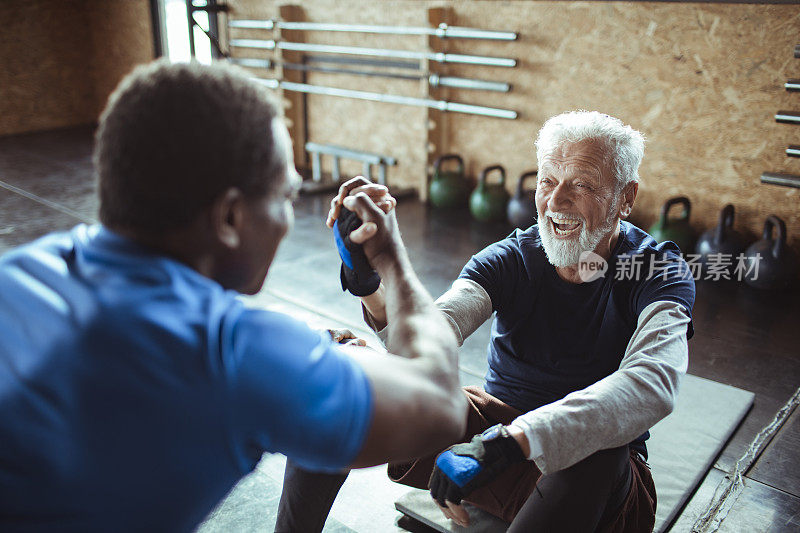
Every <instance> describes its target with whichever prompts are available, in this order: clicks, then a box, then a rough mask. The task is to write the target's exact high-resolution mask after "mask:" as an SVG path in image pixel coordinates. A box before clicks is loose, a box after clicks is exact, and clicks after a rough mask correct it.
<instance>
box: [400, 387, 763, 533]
mask: <svg viewBox="0 0 800 533" xmlns="http://www.w3.org/2000/svg"><path fill="white" fill-rule="evenodd" d="M754 396H755V395H754V394H753V393H752V392H748V391H744V390H741V389H737V388H736V387H731V386H729V385H723V384H721V383H717V382H714V381H710V380H707V379H703V378H699V377H696V376H690V375H687V376H686V377H685V378H684V380H683V384H682V386H681V391H680V394H679V395H678V400H677V403H676V405H675V410H674V411H673V413H672V414H671V415H670V416H668V417H667V418H665V419H664V420H662V421H661V422H659V423H658V424H657V425H656V426H655V427H654V428H653V429H652V430H650V434H651V437H650V440H648V441H647V447H648V451H649V455H650V458H649V460H650V467H651V468H652V471H653V479H654V480H655V484H656V491H657V493H658V509H657V511H656V526H655V531H657V532H660V531H664V530H665V529H666V528H667V527H668V526H669V525H670V524H671V523H672V521H673V520H674V519H675V517H676V516H677V513H678V511H679V510H680V509H681V507H683V504H684V503H685V502H686V500H687V498H688V497H689V495H690V494H691V493H692V491H693V490H694V489H695V487H697V485H698V484H699V483H700V481H702V479H703V477H704V476H705V475H706V473H707V472H708V469H709V468H710V467H711V466H712V463H713V462H714V459H715V458H716V457H717V455H718V454H719V452H720V451H721V450H722V448H723V446H725V443H726V442H727V441H728V439H730V437H731V435H732V434H733V432H734V430H735V429H736V427H737V426H738V425H739V422H741V420H742V419H743V418H744V416H745V415H746V414H747V411H748V410H749V409H750V407H751V406H752V405H753V398H754ZM395 507H396V508H397V510H398V511H400V512H402V513H404V514H407V515H409V516H411V517H413V518H416V519H417V520H420V521H421V522H423V523H426V524H428V525H429V526H431V527H433V528H434V529H436V530H438V531H442V532H466V531H469V532H471V533H473V532H474V533H478V532H481V533H484V532H486V533H493V532H498V531H505V529H506V527H507V524H506V523H505V522H502V521H501V520H499V519H497V518H495V517H493V516H491V515H489V514H487V513H484V512H482V511H480V510H478V509H475V508H471V509H469V512H470V519H471V524H472V525H470V527H468V528H462V527H460V526H457V525H455V524H453V523H452V522H450V521H449V520H447V519H445V518H444V516H443V515H442V513H441V512H440V511H439V509H438V508H437V506H436V504H435V503H434V502H433V500H432V499H431V498H430V496H429V495H428V492H427V491H422V490H417V489H411V490H410V492H407V493H406V494H404V495H403V496H401V497H400V498H399V499H398V500H397V501H396V502H395Z"/></svg>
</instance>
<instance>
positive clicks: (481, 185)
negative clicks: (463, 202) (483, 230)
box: [469, 165, 508, 222]
mask: <svg viewBox="0 0 800 533" xmlns="http://www.w3.org/2000/svg"><path fill="white" fill-rule="evenodd" d="M495 170H496V171H498V173H499V174H500V182H499V183H493V184H489V183H487V178H488V176H489V174H491V173H492V172H494V171H495ZM505 183H506V169H504V168H503V167H502V165H492V166H489V167H486V168H484V169H483V171H482V172H481V174H480V176H479V177H478V186H477V187H475V190H474V191H472V194H471V195H470V197H469V210H470V212H471V213H472V216H473V217H475V218H476V219H477V220H480V221H481V222H494V221H500V220H505V218H506V204H507V203H508V191H506V186H505Z"/></svg>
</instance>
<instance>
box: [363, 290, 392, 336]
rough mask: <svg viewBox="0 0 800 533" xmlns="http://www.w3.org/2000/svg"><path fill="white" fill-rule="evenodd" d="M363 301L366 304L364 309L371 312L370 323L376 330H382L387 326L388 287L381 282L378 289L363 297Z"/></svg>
mask: <svg viewBox="0 0 800 533" xmlns="http://www.w3.org/2000/svg"><path fill="white" fill-rule="evenodd" d="M361 303H362V304H363V305H364V309H366V310H367V313H369V317H370V319H371V320H370V321H369V325H370V326H372V327H373V328H374V329H375V331H380V330H382V329H383V328H385V327H386V325H387V321H386V287H385V285H384V284H383V282H381V284H380V286H379V287H378V290H377V291H375V292H373V293H372V294H370V295H368V296H362V297H361Z"/></svg>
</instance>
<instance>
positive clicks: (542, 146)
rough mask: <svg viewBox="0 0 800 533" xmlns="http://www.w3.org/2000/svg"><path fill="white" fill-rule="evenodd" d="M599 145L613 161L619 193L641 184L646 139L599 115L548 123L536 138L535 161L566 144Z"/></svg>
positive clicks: (560, 118)
mask: <svg viewBox="0 0 800 533" xmlns="http://www.w3.org/2000/svg"><path fill="white" fill-rule="evenodd" d="M581 141H597V142H599V143H600V144H601V145H603V146H604V147H605V150H604V151H605V154H606V156H605V157H606V160H605V162H606V163H608V162H609V160H608V158H611V161H612V163H613V169H614V174H615V176H614V177H615V178H616V180H617V191H621V190H622V188H623V187H625V185H627V184H628V183H631V182H637V183H638V182H639V164H640V163H641V162H642V156H644V135H642V133H641V132H639V131H636V130H635V129H633V128H631V127H630V126H627V125H625V124H623V123H622V121H621V120H619V119H618V118H614V117H612V116H609V115H606V114H603V113H598V112H597V111H583V110H581V111H570V112H567V113H562V114H560V115H556V116H554V117H552V118H550V119H548V120H547V122H545V123H544V126H542V129H541V130H539V136H538V137H537V138H536V143H535V144H536V159H537V161H538V165H539V168H541V167H542V159H544V157H546V156H547V155H548V154H551V153H552V152H553V151H555V150H556V149H557V148H558V147H559V146H560V145H562V144H564V143H578V142H581Z"/></svg>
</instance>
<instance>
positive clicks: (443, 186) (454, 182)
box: [428, 154, 469, 208]
mask: <svg viewBox="0 0 800 533" xmlns="http://www.w3.org/2000/svg"><path fill="white" fill-rule="evenodd" d="M445 161H456V162H457V163H458V168H457V169H456V170H451V171H444V170H442V164H443V163H444V162H445ZM468 194H469V184H468V183H467V180H466V178H465V177H464V160H463V159H461V156H460V155H457V154H445V155H442V156H439V157H438V158H436V161H434V162H433V179H432V180H431V184H430V187H429V189H428V198H430V201H431V203H432V204H433V206H434V207H438V208H452V207H460V206H463V205H465V204H466V203H467V195H468Z"/></svg>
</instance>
